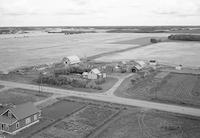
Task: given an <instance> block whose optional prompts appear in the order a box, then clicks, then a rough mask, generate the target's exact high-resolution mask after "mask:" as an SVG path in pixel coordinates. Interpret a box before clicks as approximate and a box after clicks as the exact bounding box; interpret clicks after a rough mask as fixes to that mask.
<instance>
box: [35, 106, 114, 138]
mask: <svg viewBox="0 0 200 138" xmlns="http://www.w3.org/2000/svg"><path fill="white" fill-rule="evenodd" d="M117 112H118V111H117V110H115V109H113V108H110V107H101V106H95V105H88V106H87V107H86V108H83V109H82V110H80V111H79V112H76V113H75V114H73V115H71V116H70V117H68V118H65V119H63V120H62V121H60V122H59V123H57V124H55V125H54V126H52V127H50V128H47V129H46V130H44V131H42V132H41V133H38V134H37V135H35V136H34V138H46V137H49V138H57V137H59V138H66V137H67V138H74V137H76V138H79V137H86V136H88V135H89V134H91V133H92V132H93V131H94V130H95V129H97V128H98V127H99V126H100V125H102V124H104V123H105V122H106V121H107V120H108V119H110V118H112V116H113V115H114V114H116V113H117Z"/></svg>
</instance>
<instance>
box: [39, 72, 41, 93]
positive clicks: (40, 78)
mask: <svg viewBox="0 0 200 138" xmlns="http://www.w3.org/2000/svg"><path fill="white" fill-rule="evenodd" d="M39 92H42V73H41V72H40V82H39Z"/></svg>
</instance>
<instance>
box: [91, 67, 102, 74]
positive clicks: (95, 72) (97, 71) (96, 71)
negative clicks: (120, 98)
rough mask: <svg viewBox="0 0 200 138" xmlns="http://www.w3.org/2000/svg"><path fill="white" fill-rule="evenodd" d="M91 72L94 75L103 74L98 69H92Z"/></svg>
mask: <svg viewBox="0 0 200 138" xmlns="http://www.w3.org/2000/svg"><path fill="white" fill-rule="evenodd" d="M91 71H92V72H93V73H94V74H101V72H100V71H99V70H98V69H97V68H95V69H92V70H91Z"/></svg>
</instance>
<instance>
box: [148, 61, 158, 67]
mask: <svg viewBox="0 0 200 138" xmlns="http://www.w3.org/2000/svg"><path fill="white" fill-rule="evenodd" d="M157 64H158V63H157V61H156V60H149V65H152V66H156V65H157Z"/></svg>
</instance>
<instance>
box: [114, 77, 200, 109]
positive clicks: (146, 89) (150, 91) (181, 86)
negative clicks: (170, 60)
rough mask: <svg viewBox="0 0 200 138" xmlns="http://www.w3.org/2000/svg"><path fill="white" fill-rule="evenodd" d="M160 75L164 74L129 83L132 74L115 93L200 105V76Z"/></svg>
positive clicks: (145, 98) (131, 96) (187, 104)
mask: <svg viewBox="0 0 200 138" xmlns="http://www.w3.org/2000/svg"><path fill="white" fill-rule="evenodd" d="M159 75H160V76H159ZM162 75H164V76H165V75H166V74H159V73H157V74H156V73H155V74H151V75H149V76H147V77H146V78H144V79H140V80H139V81H137V83H135V84H132V83H131V79H133V78H134V76H132V77H130V78H128V79H126V80H125V81H124V82H123V83H122V84H121V86H120V87H119V88H118V89H117V90H116V92H115V95H117V96H121V97H126V98H133V99H141V100H149V101H156V102H164V103H171V104H179V105H186V106H197V107H200V88H199V86H200V83H199V82H200V77H199V76H198V75H191V74H178V73H170V74H169V75H167V76H165V77H164V78H162Z"/></svg>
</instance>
